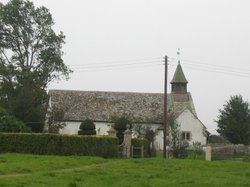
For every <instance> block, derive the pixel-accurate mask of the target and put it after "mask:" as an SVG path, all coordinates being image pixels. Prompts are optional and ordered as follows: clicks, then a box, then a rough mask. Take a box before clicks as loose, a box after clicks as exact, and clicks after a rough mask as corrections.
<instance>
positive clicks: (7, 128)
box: [0, 115, 31, 132]
mask: <svg viewBox="0 0 250 187" xmlns="http://www.w3.org/2000/svg"><path fill="white" fill-rule="evenodd" d="M0 132H31V129H30V128H29V127H27V126H26V125H25V124H24V123H23V122H21V121H19V120H18V119H16V118H15V117H14V116H10V115H6V116H2V117H0Z"/></svg>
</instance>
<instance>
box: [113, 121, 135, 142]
mask: <svg viewBox="0 0 250 187" xmlns="http://www.w3.org/2000/svg"><path fill="white" fill-rule="evenodd" d="M114 124H115V130H116V131H117V134H116V136H117V137H118V139H119V144H122V142H123V139H124V134H123V133H124V131H125V130H126V129H127V128H126V126H127V125H130V129H132V122H131V121H130V120H129V119H128V118H127V117H120V118H116V119H114Z"/></svg>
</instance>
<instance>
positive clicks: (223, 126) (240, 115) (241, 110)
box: [216, 95, 250, 144]
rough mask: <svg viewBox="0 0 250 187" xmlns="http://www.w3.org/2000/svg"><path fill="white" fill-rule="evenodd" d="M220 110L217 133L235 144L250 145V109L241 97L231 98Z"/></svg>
mask: <svg viewBox="0 0 250 187" xmlns="http://www.w3.org/2000/svg"><path fill="white" fill-rule="evenodd" d="M223 107H224V108H223V109H220V110H219V116H218V120H217V121H216V122H217V124H218V129H217V132H218V133H219V134H220V135H221V136H223V137H225V138H226V139H227V140H229V141H230V142H231V143H233V144H250V108H249V103H248V102H247V101H244V100H243V98H242V96H241V95H235V96H231V98H230V99H229V101H227V102H226V104H224V106H223Z"/></svg>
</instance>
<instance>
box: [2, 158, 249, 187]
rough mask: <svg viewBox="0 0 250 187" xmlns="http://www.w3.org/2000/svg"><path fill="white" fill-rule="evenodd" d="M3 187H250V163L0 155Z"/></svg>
mask: <svg viewBox="0 0 250 187" xmlns="http://www.w3.org/2000/svg"><path fill="white" fill-rule="evenodd" d="M0 186H1V187H2V186H20V187H21V186H25V187H26V186H51V187H54V186H55V187H57V186H58V187H59V186H60V187H61V186H69V187H75V186H86V187H88V186H90V187H95V186H100V187H112V186H114V187H116V186H118V187H132V186H133V187H134V186H136V187H137V186H142V187H149V186H152V187H161V186H162V187H163V186H164V187H166V186H190V187H191V186H192V187H194V186H209V187H211V186H213V187H216V186H220V187H223V186H226V187H230V186H232V187H235V186H250V162H242V161H212V162H208V161H204V160H191V159H185V160H182V159H179V160H177V159H171V160H164V159H162V158H159V157H157V158H144V159H103V158H98V157H79V156H67V157H64V156H34V155H25V154H0Z"/></svg>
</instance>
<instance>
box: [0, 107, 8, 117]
mask: <svg viewBox="0 0 250 187" xmlns="http://www.w3.org/2000/svg"><path fill="white" fill-rule="evenodd" d="M6 115H8V112H7V110H5V109H4V108H2V107H0V117H2V116H6Z"/></svg>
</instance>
